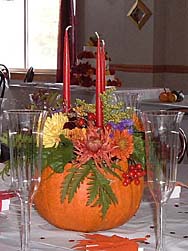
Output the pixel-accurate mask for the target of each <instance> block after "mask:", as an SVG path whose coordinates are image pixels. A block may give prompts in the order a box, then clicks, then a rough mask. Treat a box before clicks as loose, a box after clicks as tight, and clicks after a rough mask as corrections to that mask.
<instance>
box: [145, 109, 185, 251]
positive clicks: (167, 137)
mask: <svg viewBox="0 0 188 251" xmlns="http://www.w3.org/2000/svg"><path fill="white" fill-rule="evenodd" d="M183 115H184V113H183V112H179V111H165V110H164V111H163V110H160V111H145V112H143V113H142V121H143V125H144V130H145V153H146V167H147V183H148V188H149V190H150V192H151V194H152V196H153V199H154V201H155V204H156V210H157V245H156V250H157V251H163V250H164V248H165V247H164V238H163V237H164V227H165V218H164V217H163V216H164V214H163V206H164V205H165V203H167V202H168V199H169V198H170V195H171V194H172V192H173V190H174V188H175V185H176V176H177V164H178V155H179V149H180V148H179V144H180V140H179V130H180V123H181V121H182V118H183Z"/></svg>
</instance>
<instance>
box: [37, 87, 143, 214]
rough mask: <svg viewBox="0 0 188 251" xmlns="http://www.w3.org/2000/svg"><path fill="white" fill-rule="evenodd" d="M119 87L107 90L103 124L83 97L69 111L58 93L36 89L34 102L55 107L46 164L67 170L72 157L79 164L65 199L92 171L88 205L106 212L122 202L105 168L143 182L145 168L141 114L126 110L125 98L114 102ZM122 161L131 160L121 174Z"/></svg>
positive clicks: (46, 137) (65, 186)
mask: <svg viewBox="0 0 188 251" xmlns="http://www.w3.org/2000/svg"><path fill="white" fill-rule="evenodd" d="M114 90H115V89H114V88H112V89H108V90H107V91H106V92H105V93H103V94H102V95H101V97H102V102H103V111H104V115H103V117H104V127H103V128H98V127H97V126H96V123H95V119H96V118H95V105H94V104H87V103H85V101H83V100H79V99H77V100H76V105H75V107H73V108H71V109H70V111H69V112H68V113H64V112H63V111H62V109H61V105H60V104H61V100H60V99H59V101H58V102H57V97H58V95H57V94H53V95H49V94H44V93H38V94H34V95H33V107H37V108H41V107H46V109H48V110H49V116H48V118H47V120H46V123H45V126H44V133H43V144H44V149H43V168H45V167H46V166H51V168H52V169H53V170H54V172H56V173H62V172H63V171H64V167H65V165H66V164H68V163H70V162H71V163H72V164H73V166H72V168H70V170H69V174H68V175H67V176H66V177H65V180H64V183H63V184H62V193H61V195H62V198H61V199H62V201H64V200H65V198H66V197H68V200H69V201H70V202H71V200H72V199H73V197H74V195H75V193H76V192H77V190H78V188H79V187H80V184H81V183H82V182H83V181H84V179H86V178H88V177H89V179H90V185H89V189H88V205H93V206H97V205H98V206H100V207H101V211H102V215H103V217H104V216H105V214H106V213H107V210H108V208H109V206H110V205H111V204H112V203H114V204H115V203H117V199H116V196H115V194H114V193H113V190H112V189H111V186H110V181H109V180H108V179H107V178H106V177H105V174H106V173H109V174H111V175H113V176H116V177H118V179H120V180H122V183H123V184H124V186H128V185H129V184H130V183H131V182H134V183H135V184H137V185H138V184H139V183H140V181H139V179H140V177H142V176H144V174H145V171H144V165H145V164H144V162H145V160H144V142H143V139H142V134H141V133H140V131H141V130H142V127H141V126H142V125H141V123H140V121H139V119H138V117H136V116H135V115H134V116H133V119H131V118H130V113H127V112H125V111H124V110H123V106H124V104H123V103H122V102H119V103H117V104H112V102H111V98H112V96H111V94H112V92H113V91H114ZM53 103H55V106H54V107H53ZM120 161H126V162H127V161H128V165H129V169H128V171H127V172H123V171H122V172H120V173H121V175H119V174H117V172H116V170H120V171H121V167H120V166H119V164H118V163H119V162H120ZM96 199H97V200H96Z"/></svg>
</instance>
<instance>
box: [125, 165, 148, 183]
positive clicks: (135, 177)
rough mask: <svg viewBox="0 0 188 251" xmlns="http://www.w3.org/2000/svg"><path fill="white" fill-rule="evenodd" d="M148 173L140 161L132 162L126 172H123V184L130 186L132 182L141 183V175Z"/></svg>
mask: <svg viewBox="0 0 188 251" xmlns="http://www.w3.org/2000/svg"><path fill="white" fill-rule="evenodd" d="M145 174H146V172H145V170H144V169H143V168H142V165H141V164H140V163H137V164H131V165H130V166H129V168H128V170H127V171H126V172H124V173H123V174H122V177H123V185H124V186H128V185H129V184H131V182H133V181H134V184H135V185H139V184H140V179H139V178H140V177H143V176H144V175H145Z"/></svg>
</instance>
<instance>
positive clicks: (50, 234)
mask: <svg viewBox="0 0 188 251" xmlns="http://www.w3.org/2000/svg"><path fill="white" fill-rule="evenodd" d="M186 168H188V165H180V166H179V167H178V180H179V181H182V182H188V169H186ZM17 203H18V201H17V200H15V199H12V202H11V207H10V210H9V211H8V212H7V214H6V215H7V216H8V217H7V218H4V219H2V218H0V250H2V251H3V250H7V251H18V250H19V229H18V218H19V214H18V213H17V211H16V209H17V208H19V204H17ZM154 208H155V207H154V203H153V201H152V200H150V199H149V197H148V195H147V191H146V192H145V194H144V197H143V201H142V203H141V206H140V208H139V210H138V212H137V213H136V215H135V216H134V217H133V218H132V219H131V220H130V221H129V222H127V223H126V224H124V225H122V226H120V227H118V228H114V229H111V230H107V231H100V232H98V233H100V234H104V235H108V236H109V235H110V236H111V235H113V234H116V235H119V236H122V237H128V238H137V237H145V236H146V235H148V236H149V235H150V237H149V238H148V240H147V244H140V247H142V248H144V251H154V250H155V248H154V247H155V230H154V228H153V226H154V220H153V215H154V214H153V211H154ZM167 216H168V217H167V228H166V234H165V238H166V246H167V249H166V251H185V250H188V227H187V226H188V189H186V188H183V189H182V193H181V197H180V198H179V199H170V200H169V202H168V205H167ZM81 238H82V233H79V232H74V231H65V230H61V229H57V228H55V227H54V226H52V225H50V224H48V223H47V222H46V221H45V220H44V219H42V218H41V217H40V216H39V215H38V213H37V212H36V211H35V209H34V208H33V210H32V227H31V239H32V250H38V251H39V250H40V251H46V250H49V251H52V250H53V251H54V250H64V251H66V250H73V249H72V246H73V245H75V244H76V240H80V239H81Z"/></svg>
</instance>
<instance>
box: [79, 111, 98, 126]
mask: <svg viewBox="0 0 188 251" xmlns="http://www.w3.org/2000/svg"><path fill="white" fill-rule="evenodd" d="M88 121H90V122H93V123H95V122H96V115H95V114H94V113H92V112H89V113H88V114H87V117H85V118H82V117H81V118H77V121H76V126H77V127H79V128H83V127H87V123H88Z"/></svg>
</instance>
